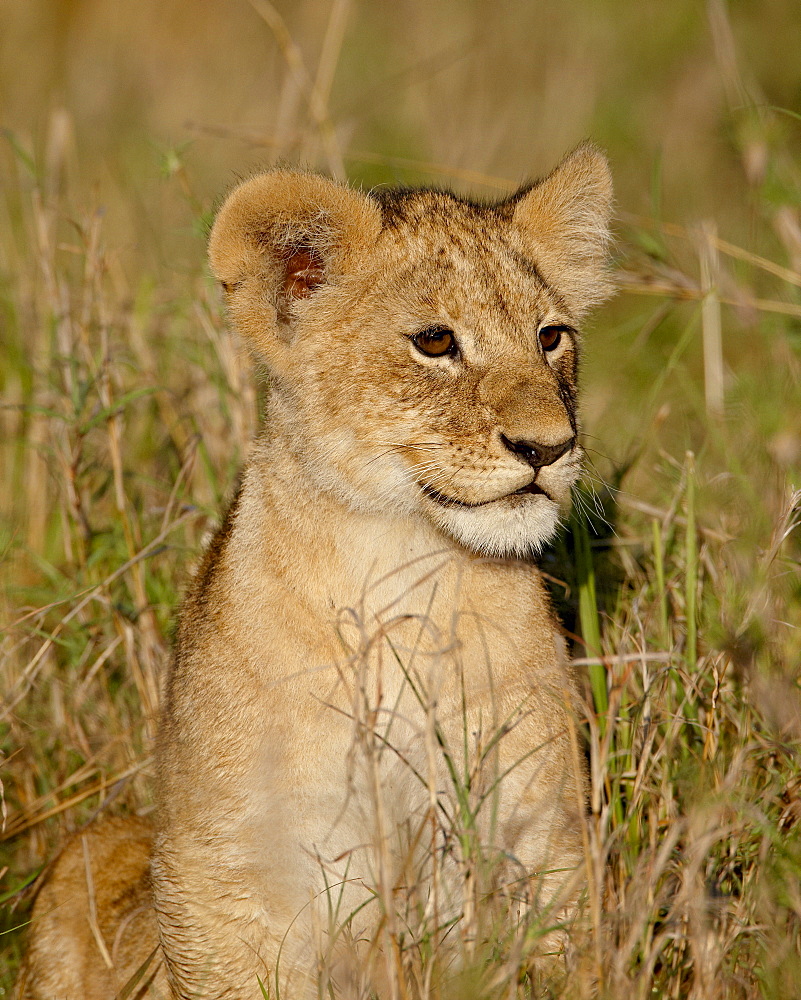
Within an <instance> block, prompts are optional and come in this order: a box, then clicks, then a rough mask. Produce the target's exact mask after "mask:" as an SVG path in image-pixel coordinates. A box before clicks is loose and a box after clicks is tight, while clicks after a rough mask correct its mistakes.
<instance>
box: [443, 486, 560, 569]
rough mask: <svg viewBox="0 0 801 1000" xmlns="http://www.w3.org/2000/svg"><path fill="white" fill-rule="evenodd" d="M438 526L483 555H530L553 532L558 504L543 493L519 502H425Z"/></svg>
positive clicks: (557, 517)
mask: <svg viewBox="0 0 801 1000" xmlns="http://www.w3.org/2000/svg"><path fill="white" fill-rule="evenodd" d="M426 506H427V507H428V508H429V510H430V512H431V515H433V516H432V520H434V521H435V523H436V524H437V527H439V528H440V530H442V531H444V532H446V533H447V534H449V535H450V536H451V537H452V538H455V539H456V541H457V542H461V544H462V545H464V546H465V547H466V548H468V549H472V550H473V551H474V552H479V553H481V554H482V555H485V556H493V557H496V558H497V557H504V556H531V555H534V554H535V553H537V552H539V550H540V549H541V548H542V547H543V546H544V545H546V544H547V543H548V542H549V541H550V540H551V539H552V538H553V536H554V535H555V534H556V531H557V529H558V527H559V524H560V521H561V518H560V513H561V511H560V508H559V505H558V504H557V503H555V502H554V501H553V500H549V499H548V498H547V497H544V496H541V495H540V496H536V497H531V498H530V499H529V498H527V499H526V500H525V501H523V502H522V503H520V502H510V501H508V500H498V501H497V502H496V503H489V504H484V505H482V506H481V507H444V506H441V505H440V504H438V503H437V502H436V501H434V500H430V501H428V502H427V504H426Z"/></svg>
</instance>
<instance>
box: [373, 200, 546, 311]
mask: <svg viewBox="0 0 801 1000" xmlns="http://www.w3.org/2000/svg"><path fill="white" fill-rule="evenodd" d="M372 196H373V197H374V198H375V199H376V200H377V201H378V203H379V204H380V206H381V212H382V219H383V231H382V235H381V246H382V251H383V254H382V260H383V263H384V265H385V266H389V268H390V269H392V270H396V269H397V271H396V276H397V274H402V275H403V278H404V280H405V283H406V285H407V287H409V288H410V290H411V289H412V288H415V289H416V290H417V291H418V292H419V293H420V294H422V295H424V296H425V298H426V299H427V300H428V301H429V302H430V303H431V304H432V305H434V304H437V305H440V306H445V307H447V308H448V311H449V312H451V314H452V315H454V316H455V317H458V315H459V314H460V313H462V311H463V310H466V311H468V312H471V313H475V312H484V311H485V310H491V311H494V312H495V313H502V314H504V315H505V316H506V317H507V318H508V319H511V318H513V317H514V316H515V314H517V316H518V318H519V319H524V318H527V317H530V314H531V312H532V310H534V311H540V312H544V311H546V310H547V309H548V307H549V306H550V305H551V304H552V302H553V299H554V296H553V293H552V290H550V289H549V288H548V286H547V285H546V283H545V282H544V281H543V279H542V277H541V276H540V274H539V272H538V271H537V268H536V264H535V262H534V261H533V260H531V259H529V258H528V257H527V256H525V255H524V254H523V253H522V252H521V249H520V243H519V240H518V239H516V235H515V233H514V231H513V228H512V226H511V221H510V220H511V209H510V206H509V204H508V203H504V202H501V203H500V204H498V205H482V204H477V203H474V202H471V201H467V200H465V199H462V198H459V197H458V196H456V195H453V194H451V193H450V192H447V191H437V190H428V189H413V190H406V189H390V190H386V191H379V192H374V193H373V195H372ZM393 264H394V265H395V267H393ZM438 300H440V301H438ZM515 325H518V324H517V323H516V324H515Z"/></svg>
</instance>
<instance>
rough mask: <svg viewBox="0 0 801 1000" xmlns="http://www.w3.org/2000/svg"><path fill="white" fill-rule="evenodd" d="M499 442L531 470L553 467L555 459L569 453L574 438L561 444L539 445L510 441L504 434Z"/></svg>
mask: <svg viewBox="0 0 801 1000" xmlns="http://www.w3.org/2000/svg"><path fill="white" fill-rule="evenodd" d="M501 440H502V441H503V443H504V444H505V445H506V447H507V448H508V449H509V451H511V452H514V454H515V455H518V456H519V457H520V458H522V459H523V461H524V462H528V464H529V465H530V466H531V468H532V469H541V468H542V467H543V466H545V465H553V463H554V462H555V461H556V460H557V458H561V457H562V455H564V454H565V452H568V451H570V450H571V449H572V448H573V446H574V445H575V443H576V439H575V437H570V438H568V439H567V441H562V442H561V444H540V443H539V442H538V441H510V440H509V438H508V437H507V436H506V435H505V434H501Z"/></svg>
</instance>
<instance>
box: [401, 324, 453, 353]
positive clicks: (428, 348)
mask: <svg viewBox="0 0 801 1000" xmlns="http://www.w3.org/2000/svg"><path fill="white" fill-rule="evenodd" d="M412 343H413V344H414V346H415V347H416V348H417V350H418V351H420V353H421V354H427V355H428V356H429V357H430V358H441V357H444V356H445V355H449V356H450V357H454V356H455V355H456V354H458V352H459V347H458V345H457V343H456V337H455V336H454V334H453V330H449V329H448V328H447V327H444V326H432V327H431V328H430V329H428V330H421V331H420V333H416V334H415V335H414V336H413V337H412Z"/></svg>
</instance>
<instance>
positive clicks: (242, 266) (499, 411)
mask: <svg viewBox="0 0 801 1000" xmlns="http://www.w3.org/2000/svg"><path fill="white" fill-rule="evenodd" d="M611 199H612V189H611V181H610V176H609V168H608V165H607V163H606V160H605V158H604V157H603V155H602V154H601V153H599V152H598V151H597V150H595V149H594V148H592V147H589V146H583V147H581V148H579V149H578V150H576V151H575V152H574V153H572V154H571V155H570V156H568V157H567V158H566V159H565V160H564V161H563V162H562V163H561V164H560V166H559V167H557V169H556V170H554V171H553V173H551V174H550V175H549V176H548V177H546V178H545V179H544V180H541V181H539V182H538V183H536V184H533V185H530V186H528V187H524V188H522V189H521V190H520V191H518V192H517V193H516V194H514V195H512V196H511V197H510V198H506V199H505V200H503V201H501V202H499V203H497V204H475V203H472V202H469V201H465V200H463V199H461V198H458V197H456V196H455V195H452V194H450V193H447V192H444V191H432V190H404V189H400V190H394V189H390V190H379V191H374V192H372V193H370V194H368V195H365V194H362V193H361V192H358V191H354V190H351V189H349V188H347V187H344V186H342V185H339V184H336V183H334V182H332V181H329V180H327V179H325V178H323V177H319V176H317V175H314V174H306V173H296V172H289V171H274V172H271V173H266V174H262V175H260V176H257V177H254V178H252V179H251V180H249V181H246V182H245V183H243V184H242V185H241V186H240V187H238V188H237V189H236V190H235V191H234V192H233V193H232V194H231V195H230V196H229V198H228V200H227V201H226V202H225V204H224V205H223V207H222V209H221V211H220V213H219V215H218V217H217V221H216V223H215V225H214V229H213V231H212V234H211V242H210V248H209V254H210V259H211V266H212V269H213V271H214V273H215V275H216V276H217V278H218V279H219V280H220V281H221V282H222V284H223V286H224V288H225V290H226V293H227V297H228V302H229V306H230V311H231V315H232V317H233V320H234V322H235V324H236V326H237V328H238V329H239V331H240V333H241V334H242V335H243V336H244V337H245V338H246V339H247V341H248V342H249V343H250V345H251V347H252V348H253V350H254V351H255V352H256V354H257V355H258V356H259V358H260V359H261V360H262V361H263V363H265V364H266V366H267V368H268V370H269V373H270V376H271V386H272V388H271V393H272V395H271V419H272V433H274V434H278V435H281V436H282V437H283V438H284V439H285V441H286V443H287V444H288V446H289V448H290V449H291V451H292V453H293V454H294V456H295V457H296V458H297V459H298V460H299V461H300V463H301V466H302V468H303V469H304V472H305V474H306V476H307V487H306V488H310V489H322V490H326V491H329V492H332V493H334V494H335V495H337V496H338V497H339V498H340V499H341V501H342V502H343V503H345V504H347V505H349V506H350V507H352V508H357V509H360V510H368V511H372V512H382V511H383V512H387V513H394V514H397V515H400V516H416V517H425V518H427V519H428V520H429V521H431V522H433V523H434V524H435V525H436V526H437V527H438V528H439V529H440V530H441V531H443V532H445V533H446V534H448V535H450V536H451V537H453V538H455V539H457V540H458V541H459V542H460V543H462V544H464V545H466V546H467V547H469V548H471V549H473V550H476V551H478V552H482V553H485V554H490V555H510V554H526V553H529V552H531V551H533V550H536V549H537V548H539V547H540V546H541V545H542V544H543V543H544V542H545V541H547V539H548V538H550V536H551V535H552V534H553V532H554V531H555V529H556V526H557V524H558V521H559V512H560V505H563V504H564V503H565V502H566V501H567V500H568V499H569V494H570V487H571V486H572V484H573V483H574V482H575V480H576V478H577V476H578V473H579V465H580V456H581V450H580V447H579V444H578V440H577V426H576V363H577V353H578V327H579V324H580V321H581V319H582V317H583V316H584V315H585V314H586V312H587V310H588V309H589V308H590V307H591V306H593V305H595V304H596V303H598V302H599V301H600V300H601V299H603V298H605V297H606V295H607V294H608V291H609V287H610V286H609V279H608V275H607V272H606V254H607V242H608V222H609V215H610V209H611Z"/></svg>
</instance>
